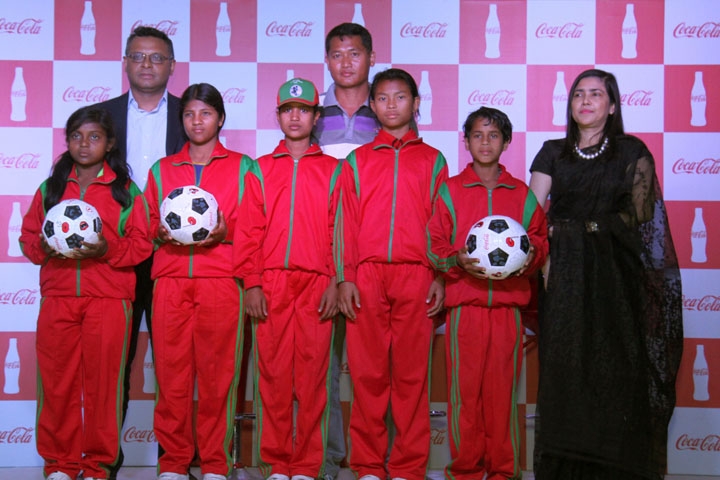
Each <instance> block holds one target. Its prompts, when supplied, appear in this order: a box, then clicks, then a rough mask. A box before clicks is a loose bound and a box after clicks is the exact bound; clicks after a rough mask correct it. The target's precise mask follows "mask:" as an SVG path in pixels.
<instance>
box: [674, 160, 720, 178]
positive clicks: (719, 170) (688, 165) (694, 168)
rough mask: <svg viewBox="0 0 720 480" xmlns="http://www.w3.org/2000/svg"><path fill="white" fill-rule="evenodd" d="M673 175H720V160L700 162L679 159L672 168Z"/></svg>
mask: <svg viewBox="0 0 720 480" xmlns="http://www.w3.org/2000/svg"><path fill="white" fill-rule="evenodd" d="M672 171H673V173H688V174H697V175H718V174H720V159H718V158H704V159H702V160H700V161H699V162H693V161H690V160H685V159H684V158H678V159H677V160H676V161H675V163H674V164H673V167H672Z"/></svg>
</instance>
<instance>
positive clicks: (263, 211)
mask: <svg viewBox="0 0 720 480" xmlns="http://www.w3.org/2000/svg"><path fill="white" fill-rule="evenodd" d="M257 164H258V167H259V169H260V173H261V175H262V177H261V178H262V180H260V179H259V178H257V177H255V176H248V177H247V179H246V192H245V196H244V198H243V203H242V205H241V207H240V211H241V215H240V216H241V218H242V219H243V220H242V222H238V225H237V227H236V228H237V231H236V233H235V244H236V245H235V247H236V248H235V263H236V264H237V266H238V277H240V278H243V279H244V282H245V288H252V287H257V286H259V285H260V284H261V281H260V277H261V275H262V272H263V270H269V269H284V270H287V269H290V270H304V271H307V272H315V273H319V274H322V275H327V276H330V277H332V276H334V275H335V265H334V262H333V257H332V244H333V228H334V224H335V213H336V210H337V203H338V197H339V188H338V186H337V179H338V177H339V173H340V162H338V160H336V159H335V158H333V157H330V156H328V155H325V154H323V152H322V150H321V149H320V147H319V146H317V145H311V146H310V148H309V149H308V150H307V151H306V152H305V154H304V155H303V156H302V158H300V159H299V160H297V161H295V160H294V159H293V158H292V156H291V155H290V152H289V151H288V149H287V147H286V146H285V140H282V141H280V144H279V145H278V146H277V147H276V148H275V150H274V151H273V153H271V154H268V155H264V156H262V157H260V158H258V160H257Z"/></svg>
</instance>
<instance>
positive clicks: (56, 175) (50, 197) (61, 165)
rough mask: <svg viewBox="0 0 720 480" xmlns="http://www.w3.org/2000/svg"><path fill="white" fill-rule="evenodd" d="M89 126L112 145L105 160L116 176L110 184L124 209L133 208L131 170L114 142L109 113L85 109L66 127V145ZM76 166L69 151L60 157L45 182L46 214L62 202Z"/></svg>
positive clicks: (114, 197)
mask: <svg viewBox="0 0 720 480" xmlns="http://www.w3.org/2000/svg"><path fill="white" fill-rule="evenodd" d="M86 123H97V124H98V125H99V126H100V128H102V130H103V132H105V136H106V137H107V139H108V141H112V142H113V147H112V148H111V149H110V151H109V152H107V154H105V160H106V161H107V163H108V165H110V168H111V169H112V171H113V172H115V180H113V182H112V183H111V184H110V189H111V193H112V197H113V199H115V201H116V202H118V203H119V204H120V205H122V207H123V208H127V207H128V206H130V200H131V198H130V192H128V190H127V183H128V180H129V179H130V170H129V168H128V164H127V162H126V161H125V160H123V159H122V158H121V157H120V150H118V147H117V139H116V138H115V128H114V127H113V122H112V118H110V114H109V113H107V111H105V110H103V109H101V108H97V107H94V106H89V107H83V108H80V109H78V110H76V111H75V112H73V114H72V115H70V118H68V119H67V123H66V124H65V142H69V141H70V135H71V134H72V133H73V132H74V131H76V130H77V129H78V128H80V127H81V126H82V125H84V124H86ZM74 166H75V161H74V160H73V158H72V157H71V156H70V151H69V150H66V151H65V153H63V154H62V155H60V157H59V158H58V160H57V162H55V166H53V170H52V174H51V175H50V178H48V180H47V182H46V184H45V185H46V190H45V203H44V207H45V210H46V211H47V210H50V209H51V208H52V207H54V206H55V205H57V204H58V202H60V199H61V198H62V196H63V193H65V187H66V186H67V179H68V177H69V176H70V172H72V169H73V167H74Z"/></svg>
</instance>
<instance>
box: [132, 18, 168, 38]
mask: <svg viewBox="0 0 720 480" xmlns="http://www.w3.org/2000/svg"><path fill="white" fill-rule="evenodd" d="M179 23H180V22H178V21H177V20H160V21H159V22H157V23H144V22H143V21H142V20H137V21H136V22H135V23H133V24H132V27H130V31H131V32H132V31H133V30H135V29H136V28H137V27H153V28H157V29H158V30H160V31H161V32H164V33H165V35H167V36H168V37H172V36H173V35H175V34H176V33H177V25H178V24H179Z"/></svg>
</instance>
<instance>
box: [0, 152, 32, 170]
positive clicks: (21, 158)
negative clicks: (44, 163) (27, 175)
mask: <svg viewBox="0 0 720 480" xmlns="http://www.w3.org/2000/svg"><path fill="white" fill-rule="evenodd" d="M39 165H40V154H39V153H29V152H28V153H21V154H20V155H17V156H14V157H11V156H7V155H5V154H3V153H0V167H2V168H17V169H35V168H38V166H39Z"/></svg>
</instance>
